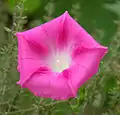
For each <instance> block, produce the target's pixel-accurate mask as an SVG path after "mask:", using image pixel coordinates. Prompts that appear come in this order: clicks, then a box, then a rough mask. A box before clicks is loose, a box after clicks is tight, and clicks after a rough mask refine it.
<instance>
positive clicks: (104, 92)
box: [0, 0, 120, 115]
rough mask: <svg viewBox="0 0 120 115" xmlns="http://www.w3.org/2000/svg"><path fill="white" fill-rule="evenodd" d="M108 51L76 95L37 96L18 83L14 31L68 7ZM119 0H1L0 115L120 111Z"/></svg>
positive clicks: (107, 114) (95, 114)
mask: <svg viewBox="0 0 120 115" xmlns="http://www.w3.org/2000/svg"><path fill="white" fill-rule="evenodd" d="M66 10H67V11H69V13H70V14H71V15H72V16H73V17H74V18H75V19H76V20H77V21H78V22H79V23H80V24H81V25H82V26H83V27H84V28H85V29H86V30H87V31H88V32H89V33H90V34H91V35H92V36H93V37H94V38H95V39H96V40H97V41H98V42H99V43H101V44H103V45H106V46H108V47H109V53H108V55H107V56H106V57H105V58H104V60H103V61H102V62H101V66H100V69H99V72H98V73H97V75H96V76H94V77H93V78H92V79H90V80H89V81H88V82H86V83H85V84H84V85H83V86H82V87H80V89H79V91H78V96H77V98H74V99H70V100H68V101H54V100H51V99H43V98H39V97H35V96H33V95H32V94H31V93H30V92H29V91H28V90H27V89H21V88H20V87H19V86H17V85H16V82H17V81H18V79H19V73H18V72H17V69H16V67H17V40H16V38H15V36H14V33H15V32H16V31H23V30H26V29H30V28H32V27H35V26H38V25H40V24H42V23H44V22H47V21H49V20H51V19H53V18H55V17H57V16H59V15H61V14H62V13H64V12H65V11H66ZM119 17H120V1H119V0H1V1H0V115H120V18H119Z"/></svg>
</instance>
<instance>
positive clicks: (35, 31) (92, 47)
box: [16, 11, 108, 100]
mask: <svg viewBox="0 0 120 115" xmlns="http://www.w3.org/2000/svg"><path fill="white" fill-rule="evenodd" d="M16 36H17V38H18V71H19V72H20V80H19V81H18V82H17V84H19V85H20V86H21V87H23V88H27V89H29V90H30V91H31V92H33V94H34V95H35V96H40V97H44V98H52V99H55V100H66V99H69V98H72V97H76V95H77V90H78V88H79V87H80V86H81V85H83V84H84V83H85V82H86V81H87V80H89V79H90V78H91V77H92V76H93V75H95V74H96V73H97V71H98V68H99V64H100V61H101V59H102V58H103V57H104V56H105V54H106V53H107V51H108V48H107V47H104V46H102V45H100V44H99V43H97V42H96V41H95V40H94V39H93V38H92V36H91V35H89V34H88V33H87V32H86V31H85V30H84V29H83V28H82V27H81V26H80V25H79V24H78V23H77V22H76V21H75V20H74V19H73V18H72V17H71V16H70V15H69V14H68V12H67V11H66V12H65V13H64V14H62V15H61V16H59V17H57V18H55V19H53V20H51V21H49V22H47V23H45V24H42V25H40V26H38V27H35V28H32V29H30V30H27V31H24V32H17V33H16Z"/></svg>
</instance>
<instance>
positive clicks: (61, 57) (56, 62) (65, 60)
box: [50, 52, 70, 72]
mask: <svg viewBox="0 0 120 115" xmlns="http://www.w3.org/2000/svg"><path fill="white" fill-rule="evenodd" d="M50 65H51V68H52V69H53V71H55V72H62V71H63V70H64V69H67V68H68V67H69V65H70V56H69V55H68V54H67V52H61V53H56V54H54V55H53V57H52V61H51V62H50Z"/></svg>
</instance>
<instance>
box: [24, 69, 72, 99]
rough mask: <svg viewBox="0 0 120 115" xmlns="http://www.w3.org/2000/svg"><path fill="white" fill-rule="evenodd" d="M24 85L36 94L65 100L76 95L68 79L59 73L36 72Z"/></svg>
mask: <svg viewBox="0 0 120 115" xmlns="http://www.w3.org/2000/svg"><path fill="white" fill-rule="evenodd" d="M24 86H25V87H26V88H28V89H29V90H30V91H31V92H33V93H34V94H35V95H36V96H40V97H44V98H52V99H56V100H65V99H68V98H70V97H74V95H73V94H72V92H71V89H70V88H69V85H68V81H67V79H66V78H65V77H64V76H63V75H62V74H59V73H58V74H57V73H53V72H46V73H44V74H42V73H41V72H40V71H39V72H35V73H34V74H33V75H32V76H31V78H30V79H29V80H28V81H27V82H26V83H25V84H24Z"/></svg>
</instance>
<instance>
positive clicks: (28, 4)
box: [8, 0, 41, 14]
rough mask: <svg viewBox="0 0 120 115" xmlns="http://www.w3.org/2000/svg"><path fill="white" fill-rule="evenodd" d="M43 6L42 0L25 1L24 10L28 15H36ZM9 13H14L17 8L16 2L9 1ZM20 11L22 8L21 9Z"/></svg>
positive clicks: (13, 0)
mask: <svg viewBox="0 0 120 115" xmlns="http://www.w3.org/2000/svg"><path fill="white" fill-rule="evenodd" d="M40 5H41V0H25V2H24V9H26V10H27V11H26V13H27V14H32V13H34V12H35V11H36V10H37V9H38V8H39V7H40ZM8 7H9V11H10V12H11V13H12V12H13V11H14V7H15V0H8ZM19 9H20V8H19Z"/></svg>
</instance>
